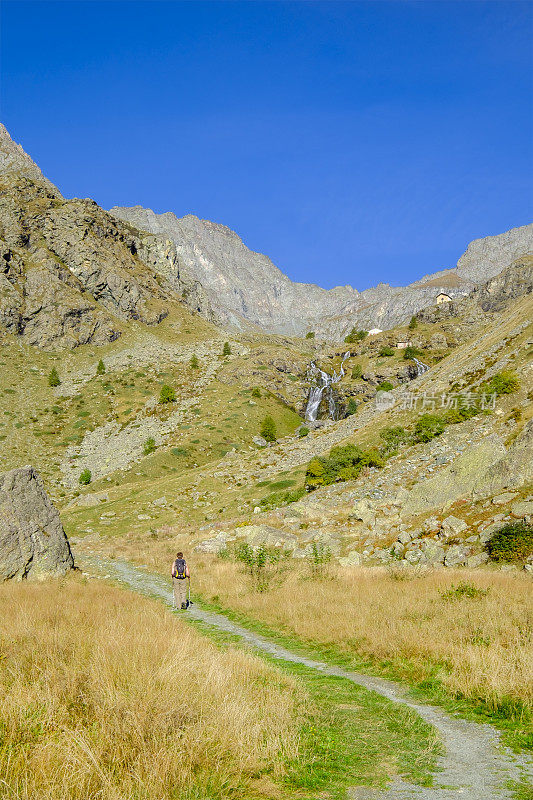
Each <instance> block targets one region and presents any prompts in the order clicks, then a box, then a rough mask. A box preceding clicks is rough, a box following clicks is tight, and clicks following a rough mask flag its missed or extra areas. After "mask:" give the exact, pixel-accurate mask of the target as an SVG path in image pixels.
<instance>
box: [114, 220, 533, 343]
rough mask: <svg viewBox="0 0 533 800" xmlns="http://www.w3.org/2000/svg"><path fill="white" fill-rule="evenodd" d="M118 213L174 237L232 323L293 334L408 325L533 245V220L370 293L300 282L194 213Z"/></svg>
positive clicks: (329, 334) (332, 334)
mask: <svg viewBox="0 0 533 800" xmlns="http://www.w3.org/2000/svg"><path fill="white" fill-rule="evenodd" d="M111 213H112V214H114V215H115V216H116V217H118V218H119V219H121V220H125V221H127V222H129V223H131V224H133V225H135V226H136V227H137V228H140V229H142V230H145V231H149V232H151V233H154V234H158V235H163V236H165V237H168V238H169V239H171V240H172V241H173V242H174V244H175V246H176V250H177V253H178V256H179V259H180V261H181V262H182V264H183V266H184V268H185V269H186V270H187V272H188V273H189V274H190V275H191V276H192V277H194V278H196V279H197V280H198V281H199V282H200V283H201V284H202V286H203V287H204V288H205V290H206V292H207V294H208V296H209V298H210V301H211V304H212V305H213V308H215V310H216V311H217V313H218V315H219V316H220V317H221V318H222V319H224V320H225V321H226V322H228V323H230V324H232V325H235V326H237V327H240V328H243V327H246V326H247V325H251V324H252V325H258V326H259V327H261V328H262V329H264V330H266V331H269V332H272V333H284V334H290V335H303V334H305V333H306V332H307V331H310V330H313V331H315V332H316V333H317V334H318V335H322V336H323V337H326V338H330V339H342V338H343V337H344V336H345V334H346V333H347V332H348V331H349V330H350V329H351V328H352V327H358V328H365V329H367V330H368V329H371V328H375V327H377V328H381V329H387V328H391V327H394V326H395V325H399V324H403V323H405V322H407V321H408V320H409V319H410V318H411V316H412V315H413V314H416V313H417V312H418V311H420V309H422V308H425V307H426V306H429V305H432V304H433V302H435V300H436V297H437V295H438V294H439V292H445V293H446V294H448V295H449V296H450V297H451V298H452V299H453V298H455V297H461V296H464V295H466V294H468V293H469V292H470V291H471V290H472V289H473V288H474V287H475V285H476V284H478V283H480V282H481V281H486V279H487V277H490V276H492V275H495V274H497V273H499V272H500V271H501V270H502V269H504V268H505V267H507V266H508V265H509V264H510V263H511V262H512V261H514V260H515V259H516V258H518V257H521V256H523V255H525V254H527V253H531V252H533V225H527V226H523V227H522V228H514V229H513V230H511V231H508V232H507V233H504V234H501V235H500V236H491V237H488V239H478V240H476V241H475V242H473V243H472V245H470V246H469V248H468V249H467V251H466V253H465V254H464V255H463V256H461V258H460V259H459V262H458V264H457V267H456V268H455V269H449V270H443V271H441V272H437V273H434V274H432V275H427V276H425V277H424V278H421V279H420V280H419V281H416V282H415V283H412V284H411V285H409V286H406V287H392V286H389V285H388V284H383V283H381V284H379V285H378V286H376V287H375V288H372V289H366V290H365V291H363V292H358V291H357V290H356V289H354V288H352V287H351V286H338V287H336V288H335V289H330V290H325V289H322V288H320V287H319V286H315V285H314V284H304V283H294V282H293V281H291V280H290V279H289V278H288V277H287V276H286V275H284V274H283V273H282V272H281V271H280V270H279V269H278V268H277V267H276V266H275V265H274V264H273V263H272V262H271V261H270V259H269V258H267V256H265V255H262V254H261V253H255V252H253V251H252V250H249V249H248V248H247V247H246V245H245V244H244V243H243V241H242V240H241V239H240V237H239V236H238V235H237V234H236V233H235V232H234V231H232V230H230V229H229V228H226V227H225V226H224V225H217V224H215V223H213V222H209V221H208V220H201V219H198V217H195V216H192V215H190V214H189V215H187V216H185V217H182V218H178V217H176V215H175V214H172V213H170V212H167V213H165V214H155V213H154V212H153V211H152V210H151V209H146V208H142V207H141V206H134V207H131V208H121V207H118V206H116V207H114V208H112V209H111Z"/></svg>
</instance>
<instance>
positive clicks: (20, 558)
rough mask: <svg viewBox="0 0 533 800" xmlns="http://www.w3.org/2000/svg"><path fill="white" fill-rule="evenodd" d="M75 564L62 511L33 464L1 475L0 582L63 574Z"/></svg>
mask: <svg viewBox="0 0 533 800" xmlns="http://www.w3.org/2000/svg"><path fill="white" fill-rule="evenodd" d="M73 567H74V559H73V557H72V553H71V551H70V545H69V543H68V539H67V537H66V535H65V531H64V530H63V526H62V524H61V520H60V518H59V513H58V511H57V509H56V508H55V507H54V506H53V505H52V502H51V500H50V498H49V497H48V495H47V494H46V491H45V489H44V486H43V482H42V480H41V478H40V477H39V475H38V474H37V472H35V470H34V469H33V467H21V468H20V469H14V470H11V472H6V473H5V474H4V475H0V581H6V580H9V579H15V580H22V579H24V578H30V579H37V580H39V579H42V578H46V577H48V576H60V575H64V574H65V573H66V572H68V571H69V570H71V569H72V568H73Z"/></svg>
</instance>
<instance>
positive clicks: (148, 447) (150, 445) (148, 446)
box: [143, 436, 155, 456]
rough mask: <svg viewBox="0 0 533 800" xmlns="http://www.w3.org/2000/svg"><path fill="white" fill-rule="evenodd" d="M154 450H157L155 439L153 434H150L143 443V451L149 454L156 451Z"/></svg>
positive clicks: (146, 454)
mask: <svg viewBox="0 0 533 800" xmlns="http://www.w3.org/2000/svg"><path fill="white" fill-rule="evenodd" d="M154 450H155V439H154V437H153V436H150V437H149V438H148V439H147V440H146V441H145V443H144V444H143V453H144V455H145V456H149V455H150V453H153V452H154Z"/></svg>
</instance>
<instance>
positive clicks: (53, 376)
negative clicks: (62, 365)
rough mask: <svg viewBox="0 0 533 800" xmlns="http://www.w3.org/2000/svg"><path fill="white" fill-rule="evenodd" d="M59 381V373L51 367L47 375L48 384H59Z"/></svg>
mask: <svg viewBox="0 0 533 800" xmlns="http://www.w3.org/2000/svg"><path fill="white" fill-rule="evenodd" d="M60 383H61V381H60V380H59V375H58V374H57V369H56V368H55V367H52V369H51V370H50V374H49V375H48V386H59V384H60Z"/></svg>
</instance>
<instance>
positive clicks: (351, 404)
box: [346, 397, 357, 417]
mask: <svg viewBox="0 0 533 800" xmlns="http://www.w3.org/2000/svg"><path fill="white" fill-rule="evenodd" d="M356 411H357V401H356V400H354V399H353V397H350V399H349V400H348V405H347V407H346V416H347V417H351V416H352V414H355V413H356Z"/></svg>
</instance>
